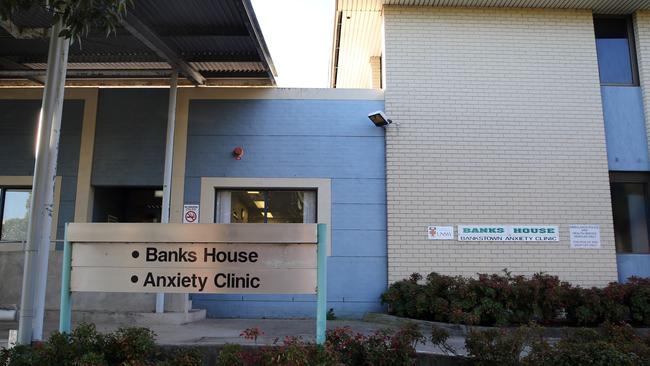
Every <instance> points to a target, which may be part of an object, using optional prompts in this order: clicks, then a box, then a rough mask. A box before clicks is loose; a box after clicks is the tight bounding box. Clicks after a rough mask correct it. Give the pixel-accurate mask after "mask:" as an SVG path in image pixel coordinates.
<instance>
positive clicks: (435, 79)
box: [385, 6, 617, 285]
mask: <svg viewBox="0 0 650 366" xmlns="http://www.w3.org/2000/svg"><path fill="white" fill-rule="evenodd" d="M385 37H386V44H385V48H386V53H385V58H386V93H385V103H386V112H387V114H388V115H389V117H390V118H392V119H393V121H394V122H396V123H397V124H398V125H393V126H390V127H389V128H388V129H387V198H388V269H389V281H391V282H392V281H396V280H399V279H401V278H404V277H406V276H408V275H409V274H410V273H412V272H421V273H428V272H430V271H437V272H441V273H446V274H453V275H473V274H475V273H477V272H487V273H493V272H498V271H500V270H501V269H503V268H506V267H507V268H508V269H509V270H512V271H513V272H515V273H522V274H531V273H534V272H537V271H545V272H549V273H552V274H556V275H559V276H560V277H561V278H562V279H564V280H570V281H572V282H575V283H579V284H583V285H604V284H606V283H607V282H609V281H615V280H616V275H617V272H616V257H615V248H614V237H613V226H612V212H611V204H610V192H609V178H608V167H607V155H606V148H605V135H604V129H603V115H602V107H601V96H600V86H599V79H598V67H597V60H596V49H595V40H594V30H593V21H592V14H591V12H588V11H581V10H575V11H574V10H525V9H521V10H515V9H451V8H449V9H445V8H433V7H420V8H417V7H411V8H410V7H390V6H389V7H386V9H385ZM479 223H482V224H548V225H559V227H560V241H559V242H554V243H550V244H548V243H538V242H528V243H525V242H515V243H506V242H458V241H455V240H454V241H429V240H427V235H426V227H427V226H428V225H434V224H435V225H454V226H456V225H458V224H479ZM570 224H599V225H600V227H601V242H602V248H601V249H591V250H587V249H582V250H578V249H570V245H569V227H568V226H569V225H570Z"/></svg>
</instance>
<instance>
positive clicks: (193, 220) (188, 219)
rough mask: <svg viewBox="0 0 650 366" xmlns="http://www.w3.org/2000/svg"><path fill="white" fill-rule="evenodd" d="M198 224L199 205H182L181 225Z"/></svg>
mask: <svg viewBox="0 0 650 366" xmlns="http://www.w3.org/2000/svg"><path fill="white" fill-rule="evenodd" d="M198 223H199V205H183V224H198Z"/></svg>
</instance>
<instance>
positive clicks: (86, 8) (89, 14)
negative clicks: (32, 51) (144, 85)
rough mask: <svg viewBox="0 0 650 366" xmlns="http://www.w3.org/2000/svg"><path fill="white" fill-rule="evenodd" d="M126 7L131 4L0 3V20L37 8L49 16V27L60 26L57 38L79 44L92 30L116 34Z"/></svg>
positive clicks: (77, 0) (124, 0) (76, 0)
mask: <svg viewBox="0 0 650 366" xmlns="http://www.w3.org/2000/svg"><path fill="white" fill-rule="evenodd" d="M129 7H133V0H0V18H1V19H3V20H11V19H13V17H14V16H15V15H16V14H17V13H19V12H25V11H30V10H33V9H34V8H40V9H43V10H44V11H45V12H47V13H49V14H51V15H52V24H55V23H56V22H59V21H60V22H61V24H62V29H61V31H60V32H59V35H60V36H62V37H66V38H73V39H77V40H80V39H81V37H83V36H86V35H88V33H90V31H91V29H92V30H98V31H102V32H105V33H106V35H107V36H108V35H109V34H111V33H115V30H116V28H117V26H118V25H119V23H120V20H121V19H122V17H124V16H125V15H126V12H127V9H128V8H129Z"/></svg>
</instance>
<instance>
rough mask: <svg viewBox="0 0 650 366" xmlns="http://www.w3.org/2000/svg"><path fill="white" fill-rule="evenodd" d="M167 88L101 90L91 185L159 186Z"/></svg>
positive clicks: (165, 123)
mask: <svg viewBox="0 0 650 366" xmlns="http://www.w3.org/2000/svg"><path fill="white" fill-rule="evenodd" d="M168 95H169V92H168V90H167V89H101V90H100V92H99V104H98V107H97V127H96V137H95V152H94V155H93V158H94V160H93V173H92V184H93V185H102V186H162V183H163V169H164V166H163V165H164V162H165V160H164V157H165V134H166V128H167V107H168Z"/></svg>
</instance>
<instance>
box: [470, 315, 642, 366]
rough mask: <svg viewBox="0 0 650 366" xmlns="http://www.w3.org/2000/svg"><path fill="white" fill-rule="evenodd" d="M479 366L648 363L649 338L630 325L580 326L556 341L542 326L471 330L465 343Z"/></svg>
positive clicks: (629, 365)
mask: <svg viewBox="0 0 650 366" xmlns="http://www.w3.org/2000/svg"><path fill="white" fill-rule="evenodd" d="M465 346H466V348H467V351H468V354H469V355H470V357H471V359H472V361H473V362H474V364H476V365H479V366H492V365H494V366H497V365H499V366H501V365H504V366H519V365H522V366H582V365H598V366H609V365H617V366H644V365H645V366H647V365H650V338H647V337H646V338H645V339H644V338H641V337H639V336H638V335H637V334H636V333H635V332H634V330H633V329H632V328H631V327H630V326H629V325H612V324H611V323H605V325H604V326H603V327H602V328H601V329H598V330H595V329H585V328H579V329H577V330H575V331H574V332H572V333H571V334H567V335H564V336H563V337H562V338H561V339H560V340H559V341H557V342H549V341H548V340H546V339H544V338H542V337H541V328H537V327H525V326H524V327H520V328H517V329H514V330H506V329H498V330H497V329H495V330H488V331H472V332H470V334H469V336H468V337H467V339H466V344H465Z"/></svg>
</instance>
